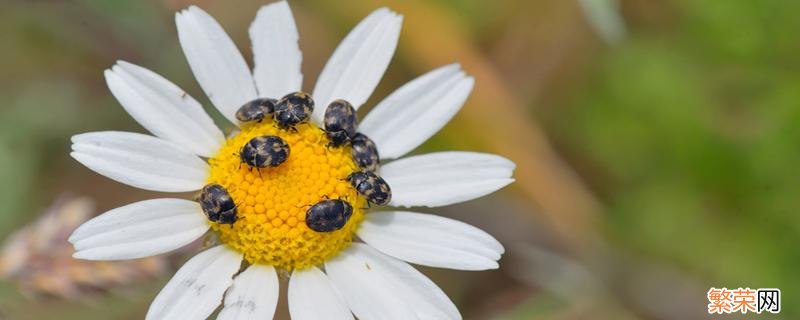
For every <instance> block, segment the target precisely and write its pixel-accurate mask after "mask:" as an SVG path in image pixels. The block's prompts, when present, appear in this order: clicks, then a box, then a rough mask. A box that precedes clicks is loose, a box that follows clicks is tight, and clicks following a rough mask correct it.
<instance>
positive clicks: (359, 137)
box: [350, 132, 381, 172]
mask: <svg viewBox="0 0 800 320" xmlns="http://www.w3.org/2000/svg"><path fill="white" fill-rule="evenodd" d="M350 144H351V145H352V149H350V154H351V155H352V156H353V160H354V161H355V162H356V165H358V167H359V168H361V169H362V170H366V171H372V172H375V171H377V170H378V167H380V165H381V160H380V157H379V156H378V147H377V146H375V142H372V139H370V138H369V137H367V136H366V135H364V134H363V133H361V132H359V133H356V134H355V135H354V136H353V138H352V139H351V141H350Z"/></svg>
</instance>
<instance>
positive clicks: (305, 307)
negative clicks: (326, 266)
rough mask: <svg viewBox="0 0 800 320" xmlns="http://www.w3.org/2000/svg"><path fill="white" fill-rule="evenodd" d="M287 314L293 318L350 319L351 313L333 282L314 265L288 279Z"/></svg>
mask: <svg viewBox="0 0 800 320" xmlns="http://www.w3.org/2000/svg"><path fill="white" fill-rule="evenodd" d="M288 296H289V314H290V315H291V316H292V319H294V320H317V319H330V320H352V319H353V314H352V313H350V309H348V308H347V304H346V303H345V301H344V298H342V295H341V293H339V290H337V289H336V287H334V286H333V282H331V280H330V279H329V278H328V276H326V275H325V274H324V273H322V271H320V270H319V269H317V268H316V267H311V268H309V269H307V270H301V271H295V272H293V273H292V277H291V278H290V279H289V294H288Z"/></svg>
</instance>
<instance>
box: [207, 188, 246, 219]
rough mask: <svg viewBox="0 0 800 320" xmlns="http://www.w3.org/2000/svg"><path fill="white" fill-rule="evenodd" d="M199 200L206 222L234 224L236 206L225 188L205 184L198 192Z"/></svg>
mask: <svg viewBox="0 0 800 320" xmlns="http://www.w3.org/2000/svg"><path fill="white" fill-rule="evenodd" d="M199 200H200V207H202V208H203V212H204V213H205V214H206V217H208V220H211V221H214V222H216V223H222V224H232V223H234V222H236V220H237V217H236V204H235V203H234V202H233V198H231V195H230V193H228V190H225V187H223V186H221V185H218V184H216V183H211V184H207V185H206V186H204V187H203V190H202V191H200V199H199Z"/></svg>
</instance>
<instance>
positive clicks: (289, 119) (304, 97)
mask: <svg viewBox="0 0 800 320" xmlns="http://www.w3.org/2000/svg"><path fill="white" fill-rule="evenodd" d="M313 111H314V100H313V99H311V96H310V95H308V94H307V93H305V92H294V93H290V94H287V95H285V96H284V97H283V98H281V99H280V100H278V103H277V104H276V105H275V115H274V117H275V122H277V123H278V127H281V128H284V129H286V128H290V127H294V126H295V125H296V124H298V123H302V122H306V121H308V119H309V118H310V117H311V112H313Z"/></svg>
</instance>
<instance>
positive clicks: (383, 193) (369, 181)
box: [347, 171, 392, 206]
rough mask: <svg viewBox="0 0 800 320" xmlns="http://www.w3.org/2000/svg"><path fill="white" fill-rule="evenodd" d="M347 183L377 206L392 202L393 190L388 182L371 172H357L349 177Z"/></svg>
mask: <svg viewBox="0 0 800 320" xmlns="http://www.w3.org/2000/svg"><path fill="white" fill-rule="evenodd" d="M347 181H350V184H351V185H352V186H353V188H355V189H356V191H358V193H359V194H361V195H362V196H364V197H365V198H367V201H368V202H369V203H372V204H376V205H380V206H382V205H387V204H389V201H390V200H392V189H390V188H389V184H388V183H386V180H383V178H381V177H380V176H378V175H377V174H375V173H373V172H370V171H357V172H353V173H351V174H350V175H349V176H347Z"/></svg>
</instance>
